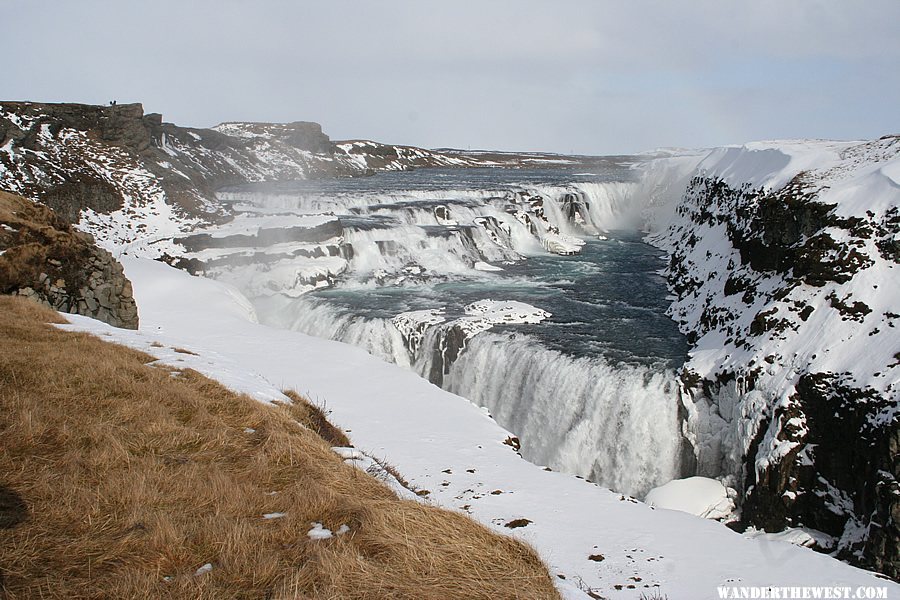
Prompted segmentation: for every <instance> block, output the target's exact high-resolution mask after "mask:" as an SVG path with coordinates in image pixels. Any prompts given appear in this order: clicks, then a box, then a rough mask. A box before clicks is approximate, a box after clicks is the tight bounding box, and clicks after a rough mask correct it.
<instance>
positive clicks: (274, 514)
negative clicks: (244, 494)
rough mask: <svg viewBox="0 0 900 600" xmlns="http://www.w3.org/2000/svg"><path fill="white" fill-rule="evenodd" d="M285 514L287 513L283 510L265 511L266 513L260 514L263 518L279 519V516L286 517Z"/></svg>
mask: <svg viewBox="0 0 900 600" xmlns="http://www.w3.org/2000/svg"><path fill="white" fill-rule="evenodd" d="M286 516H287V513H283V512H271V513H266V514H264V515H263V516H262V518H263V519H280V518H282V517H286Z"/></svg>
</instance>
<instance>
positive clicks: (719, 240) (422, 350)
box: [0, 103, 900, 599]
mask: <svg viewBox="0 0 900 600" xmlns="http://www.w3.org/2000/svg"><path fill="white" fill-rule="evenodd" d="M45 106H47V105H30V104H29V105H24V106H23V105H13V104H12V103H4V104H2V105H0V187H2V188H3V189H5V190H8V191H12V192H16V193H20V194H22V195H25V196H27V197H30V198H33V199H36V200H39V201H42V202H45V203H47V204H48V205H50V206H51V207H53V208H55V209H56V210H57V211H58V212H60V213H61V214H64V215H66V216H67V217H68V218H69V220H71V221H73V222H76V225H77V227H78V228H80V229H82V230H84V231H87V232H89V233H92V234H93V235H94V237H95V238H96V240H97V242H98V244H99V245H101V246H103V247H104V248H106V249H107V250H109V251H110V252H111V253H112V254H113V255H114V256H116V257H119V258H120V259H121V261H122V263H123V264H124V266H125V271H126V275H127V276H128V277H129V278H130V279H131V281H132V283H133V287H134V295H135V299H136V301H137V304H138V308H139V313H140V329H139V330H138V331H137V332H129V331H124V330H118V329H114V328H111V327H108V326H105V325H103V324H100V323H98V322H96V321H92V320H90V319H86V318H84V317H78V316H72V317H71V320H72V322H73V325H72V327H73V328H77V329H87V330H90V331H93V332H95V333H97V334H98V335H103V336H105V337H109V338H111V339H113V340H115V341H119V342H121V343H125V344H127V345H131V346H135V347H138V348H141V349H143V350H145V351H147V352H149V353H151V354H154V355H156V356H158V357H159V358H160V359H161V360H163V361H165V362H172V363H175V364H177V365H178V366H182V367H185V366H186V367H191V368H195V369H197V370H198V371H200V372H202V373H205V374H207V375H210V376H212V377H214V378H217V379H219V380H220V381H222V382H223V383H224V384H225V385H227V386H228V387H231V388H233V389H235V390H238V391H242V392H246V393H249V394H251V395H252V396H254V397H256V398H258V399H259V400H261V401H263V402H266V401H271V400H275V399H280V398H281V397H282V396H281V390H283V389H287V388H292V389H296V390H297V391H299V392H301V393H305V394H306V395H308V396H309V397H310V398H311V399H312V400H313V401H316V402H318V403H320V404H323V405H324V406H325V407H326V408H327V409H328V410H329V411H330V412H331V416H332V417H333V419H334V420H335V422H336V423H337V424H338V425H340V426H341V427H343V428H344V429H346V430H347V431H348V433H349V435H350V437H351V438H352V439H353V441H354V443H355V444H356V446H357V447H358V448H359V449H360V450H361V451H362V452H364V453H365V454H368V455H370V456H375V457H377V458H379V459H383V460H386V461H387V462H389V463H391V464H393V465H395V466H396V467H397V469H398V470H399V472H401V473H402V474H403V475H404V477H405V478H406V479H407V480H408V481H409V482H410V484H411V485H412V486H414V487H415V488H416V489H418V490H427V491H428V493H427V494H426V495H425V496H424V498H425V500H424V501H427V502H434V503H437V504H440V505H442V506H447V507H451V508H455V509H458V510H463V511H466V512H468V513H469V514H471V515H472V516H473V517H474V518H476V519H478V520H480V521H482V522H484V523H488V524H491V525H493V526H494V527H496V528H497V529H498V530H500V531H504V532H508V533H510V534H511V535H516V536H520V537H522V538H523V539H526V540H527V541H529V542H530V543H532V544H533V545H534V546H535V547H536V548H537V550H538V551H539V552H540V553H541V554H542V556H543V557H544V559H545V560H546V561H547V562H548V564H549V565H550V566H551V569H552V570H553V572H554V573H557V574H559V576H560V577H559V585H560V588H561V589H562V590H563V591H564V592H565V594H566V595H567V596H568V597H572V598H581V597H585V596H587V597H598V596H599V597H606V598H637V597H639V596H640V594H641V593H649V592H652V591H655V590H657V589H658V591H659V592H661V593H662V594H667V595H668V596H669V597H670V598H673V599H675V598H715V597H717V592H716V586H721V585H726V586H727V585H732V586H769V585H772V586H780V585H789V586H802V585H810V586H824V585H835V586H845V585H849V586H871V585H879V586H881V585H884V586H887V587H888V588H889V593H890V594H892V595H893V594H897V593H898V591H900V589H898V588H897V586H896V585H895V584H893V583H890V582H887V581H884V580H878V579H876V578H875V576H874V575H873V574H872V573H870V572H866V571H863V570H860V569H858V568H856V567H853V566H849V565H847V564H846V563H844V562H840V561H838V560H834V558H831V557H829V556H826V554H831V555H833V556H836V557H838V558H840V559H842V560H844V561H849V562H851V563H854V564H856V565H859V566H864V567H867V568H870V569H873V570H877V571H880V572H882V573H885V574H887V575H888V576H890V577H893V578H895V579H896V578H897V577H898V575H900V535H898V532H900V530H898V524H900V521H898V519H900V486H898V482H897V478H898V476H900V473H898V465H897V460H896V457H897V448H898V446H900V436H898V428H897V411H898V401H900V398H898V386H900V336H898V333H897V325H898V323H897V319H898V318H900V279H898V277H897V275H896V273H895V272H894V270H895V269H897V268H898V266H897V265H898V261H900V138H898V137H895V136H893V137H891V136H889V137H885V138H882V139H880V140H874V141H868V142H829V141H794V142H760V143H754V144H747V145H745V146H735V147H727V148H718V149H714V150H705V151H678V152H670V153H656V154H652V155H646V156H640V157H630V158H623V157H617V158H615V159H612V158H610V159H602V160H598V161H596V162H594V163H592V164H591V165H590V168H589V169H587V168H586V167H585V165H584V163H583V161H581V162H579V161H577V160H573V161H572V163H573V164H574V165H575V167H574V168H570V167H571V165H568V163H566V161H561V162H560V164H555V163H553V161H551V160H550V159H549V158H547V157H544V158H540V159H539V158H534V161H533V162H537V163H540V167H539V168H535V167H533V165H531V166H529V167H528V168H527V169H523V168H521V167H522V165H523V164H526V163H528V161H526V160H525V159H523V158H521V157H520V158H519V159H517V160H518V162H517V163H516V167H517V170H512V169H510V170H507V171H502V170H497V169H472V168H471V167H483V166H497V164H498V162H497V161H498V160H499V158H498V156H496V155H493V154H491V155H485V156H479V155H477V154H465V153H459V152H452V151H440V152H438V151H427V150H420V149H412V148H405V147H394V146H389V147H387V146H384V145H378V144H375V143H373V142H338V143H333V142H331V141H330V140H328V138H327V136H324V134H322V133H321V129H320V128H318V126H315V124H308V123H295V124H289V125H271V124H247V123H239V124H238V123H230V124H223V125H221V126H219V127H217V128H215V129H214V130H190V129H184V128H178V127H175V126H173V125H170V124H165V123H161V120H159V119H157V118H156V117H155V116H153V115H147V116H143V113H142V111H141V112H140V114H139V115H137V114H136V113H135V114H131V113H129V112H128V111H132V112H134V111H133V110H132V109H128V108H127V107H119V109H118V112H116V111H115V110H111V109H107V108H99V109H98V110H97V111H93V110H91V111H87V112H84V111H83V110H82V109H79V108H78V107H77V105H53V106H55V107H56V108H54V109H52V110H50V109H46V108H43V107H45ZM93 108H97V107H93ZM500 158H502V157H500ZM558 162H559V161H558ZM528 164H531V163H528ZM548 165H553V166H548ZM507 166H508V165H507ZM413 167H415V168H418V169H419V170H417V171H413V172H411V173H402V174H394V173H392V174H389V175H376V176H375V177H371V178H352V179H334V178H331V179H317V180H310V179H309V177H312V176H323V175H354V174H363V173H371V172H387V171H401V170H407V169H410V168H413ZM423 167H424V169H422V168H423ZM432 167H439V168H432ZM446 167H454V168H450V169H448V168H446ZM297 180H303V181H297ZM642 240H643V241H642ZM643 242H649V244H652V247H651V246H648V245H647V244H646V243H643ZM0 251H2V249H0ZM153 259H162V260H163V261H165V262H166V263H169V264H168V265H167V264H163V262H161V261H159V260H153ZM661 259H662V260H661ZM170 265H175V266H177V267H180V270H179V269H176V268H173V267H172V266H170ZM635 265H638V266H635ZM185 271H189V272H191V273H194V274H201V275H204V277H194V276H191V275H189V274H188V273H186V272H185ZM666 286H667V287H668V290H667V289H666ZM667 293H668V294H669V295H668V297H666V294H667ZM663 313H667V314H668V315H669V316H670V317H671V319H672V320H673V321H674V322H673V321H670V320H669V319H667V318H666V317H665V315H664V314H663ZM308 334H313V335H308ZM322 338H329V339H322ZM339 342H347V343H339ZM154 344H156V345H154ZM159 344H161V345H162V347H157V345H159ZM354 346H357V347H354ZM172 348H188V349H190V350H191V351H192V352H196V356H194V355H185V354H183V353H177V352H174V351H173V350H171V349H172ZM390 363H394V364H390ZM433 384H436V385H433ZM442 387H443V388H444V389H441V388H442ZM482 407H484V408H482ZM498 423H499V424H498ZM520 444H521V446H520ZM517 450H518V451H519V452H521V456H520V455H519V454H518V453H517ZM523 457H524V459H523ZM526 459H527V460H526ZM544 465H548V466H549V467H552V469H553V470H552V471H551V470H550V469H549V468H546V467H544ZM575 475H578V476H581V477H582V478H585V479H586V480H583V479H580V478H577V477H575ZM610 489H613V490H616V491H615V492H613V491H610ZM629 494H631V495H634V496H636V497H637V498H646V500H647V504H644V503H642V502H640V501H639V500H637V499H635V498H632V497H631V496H630V495H629ZM651 504H652V505H654V506H650V505H651ZM671 509H677V510H671ZM687 513H693V514H687ZM701 517H707V518H706V519H704V518H701ZM719 521H728V522H730V523H729V526H725V525H724V524H723V523H722V522H719ZM733 529H737V530H741V531H743V535H741V534H739V533H737V532H735V531H733ZM799 546H810V547H814V548H816V549H818V550H819V551H820V552H824V553H825V554H822V553H816V552H813V551H811V550H809V549H807V548H801V547H799ZM590 594H594V596H591V595H590ZM889 597H890V596H889Z"/></svg>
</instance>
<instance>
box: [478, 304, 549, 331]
mask: <svg viewBox="0 0 900 600" xmlns="http://www.w3.org/2000/svg"><path fill="white" fill-rule="evenodd" d="M465 310H466V314H467V315H471V316H473V317H481V318H483V319H484V320H486V321H487V322H489V323H491V324H494V325H501V324H506V323H540V322H541V321H543V320H544V319H547V318H548V317H550V316H551V313H548V312H547V311H545V310H541V309H540V308H535V307H534V306H531V305H530V304H525V303H524V302H516V301H514V300H506V301H498V300H479V301H478V302H473V303H472V304H469V305H468V306H466V309H465Z"/></svg>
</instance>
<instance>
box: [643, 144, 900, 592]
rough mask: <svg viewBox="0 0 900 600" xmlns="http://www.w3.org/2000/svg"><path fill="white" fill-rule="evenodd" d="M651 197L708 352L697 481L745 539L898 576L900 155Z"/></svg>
mask: <svg viewBox="0 0 900 600" xmlns="http://www.w3.org/2000/svg"><path fill="white" fill-rule="evenodd" d="M643 181H644V189H645V192H646V194H647V199H648V201H649V206H648V211H649V213H650V214H651V215H655V218H654V219H652V220H651V221H652V223H653V224H654V227H655V232H654V233H653V234H652V236H651V238H650V240H651V242H652V243H654V244H656V245H658V246H659V247H661V248H663V249H665V250H666V251H667V252H668V253H669V255H670V264H669V267H668V277H669V282H670V285H671V288H672V290H673V292H674V293H675V294H676V299H675V301H674V302H673V304H672V307H671V309H670V314H671V315H672V317H673V318H674V319H676V320H677V321H678V322H679V324H680V326H681V328H682V330H683V331H684V332H685V333H686V334H687V335H688V337H689V339H690V340H691V341H692V343H693V344H694V349H693V350H692V352H691V354H690V360H689V362H688V363H687V365H686V367H685V375H684V377H683V379H684V380H685V382H686V383H688V384H689V386H690V388H691V393H692V398H691V399H690V400H689V401H685V403H684V406H685V410H686V413H687V414H686V417H687V419H686V420H687V423H686V428H687V431H688V437H689V438H690V439H691V440H693V442H694V446H695V454H696V459H697V472H698V473H700V474H703V475H712V476H719V477H724V478H725V480H726V482H727V483H728V484H729V485H732V486H734V487H736V488H738V489H739V490H740V491H741V492H742V495H743V507H742V510H743V520H744V521H745V522H747V523H750V524H753V525H755V526H758V527H762V528H765V529H767V530H770V531H777V530H780V529H783V528H784V527H806V528H812V529H816V530H821V531H824V532H826V533H827V534H829V535H830V536H833V537H832V539H831V540H828V537H827V536H820V538H819V539H820V543H821V544H822V545H824V546H825V549H830V550H835V551H837V552H838V553H839V555H840V556H842V557H845V558H849V559H851V560H855V561H859V562H860V563H861V564H867V565H870V566H873V567H874V568H877V569H880V570H884V571H885V572H887V573H889V574H892V575H893V576H897V575H898V573H900V562H898V560H900V551H898V544H900V537H898V534H900V529H898V525H900V523H898V522H897V520H896V519H897V515H898V514H900V513H898V511H900V504H898V499H900V486H898V482H897V479H898V476H900V473H898V465H897V458H896V457H897V447H898V440H900V438H898V428H897V414H898V403H900V335H898V329H897V327H898V325H900V321H898V319H900V314H898V313H900V276H898V275H900V264H898V262H900V138H898V137H885V138H882V139H880V140H875V141H872V142H824V141H798V142H762V143H755V144H748V145H746V146H743V147H730V148H721V149H716V150H713V151H711V152H709V153H708V154H707V155H706V156H700V155H694V156H678V157H670V158H661V159H659V160H656V161H653V162H652V163H651V164H650V165H649V166H648V167H646V170H645V173H644V176H643ZM661 215H662V217H661ZM823 540H824V542H823Z"/></svg>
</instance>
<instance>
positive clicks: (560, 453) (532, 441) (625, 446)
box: [444, 333, 681, 495]
mask: <svg viewBox="0 0 900 600" xmlns="http://www.w3.org/2000/svg"><path fill="white" fill-rule="evenodd" d="M444 387H445V389H447V390H448V391H451V392H453V393H455V394H459V395H460V396H463V397H465V398H468V399H469V400H471V401H472V402H474V403H475V404H479V405H481V406H485V407H487V408H488V410H490V411H491V414H492V415H493V416H494V418H495V419H497V421H498V422H499V423H502V424H503V425H504V427H506V428H507V429H509V430H511V431H514V432H515V433H516V434H517V435H518V436H519V437H520V439H521V443H522V448H521V451H522V455H523V456H524V457H525V458H526V459H528V460H530V461H532V462H534V463H537V464H540V465H547V466H550V467H551V468H554V469H557V470H560V471H566V472H568V473H574V474H576V475H581V476H582V477H586V478H588V479H590V480H591V481H594V482H596V483H599V484H601V485H604V486H606V487H609V488H611V489H614V490H617V491H620V492H624V493H628V494H634V495H643V494H644V493H646V492H647V491H648V490H649V489H650V488H652V487H654V486H657V485H660V484H662V483H665V482H668V481H671V480H672V479H674V478H676V477H678V476H679V475H680V460H679V456H680V452H681V441H680V436H679V420H678V414H677V406H678V386H677V383H676V377H675V374H674V373H672V372H666V371H659V370H654V369H652V368H648V367H644V366H626V365H611V364H609V363H607V362H606V361H605V360H604V359H602V358H572V357H570V356H566V355H564V354H561V353H559V352H555V351H553V350H548V349H546V348H543V347H542V346H541V345H540V344H539V343H537V341H536V340H532V339H529V338H528V337H527V336H519V335H498V334H495V333H485V334H482V335H479V336H476V337H475V338H473V339H472V340H471V341H470V342H469V344H468V347H467V348H466V351H465V352H463V353H462V354H461V355H460V357H459V358H458V359H457V361H456V362H455V363H453V365H452V366H451V367H450V373H449V374H448V375H447V376H445V379H444Z"/></svg>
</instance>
